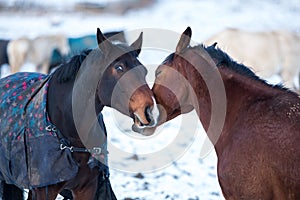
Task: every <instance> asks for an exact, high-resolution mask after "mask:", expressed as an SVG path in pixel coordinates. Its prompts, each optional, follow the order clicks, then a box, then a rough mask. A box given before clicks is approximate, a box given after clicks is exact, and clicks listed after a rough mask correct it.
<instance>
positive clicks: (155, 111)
mask: <svg viewBox="0 0 300 200" xmlns="http://www.w3.org/2000/svg"><path fill="white" fill-rule="evenodd" d="M152 100H153V109H152V111H151V112H152V116H153V124H152V125H151V126H150V127H154V126H156V125H157V122H158V119H159V109H158V106H157V104H156V100H155V98H154V97H152Z"/></svg>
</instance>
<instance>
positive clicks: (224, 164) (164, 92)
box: [141, 27, 300, 200]
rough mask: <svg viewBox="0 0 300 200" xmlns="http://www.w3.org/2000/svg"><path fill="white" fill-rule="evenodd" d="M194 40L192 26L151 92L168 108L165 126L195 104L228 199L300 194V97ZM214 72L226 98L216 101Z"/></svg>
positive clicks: (163, 112)
mask: <svg viewBox="0 0 300 200" xmlns="http://www.w3.org/2000/svg"><path fill="white" fill-rule="evenodd" d="M190 40H191V29H190V28H189V27H188V28H187V29H186V30H185V31H184V33H183V34H182V36H181V38H180V40H179V42H178V44H177V48H176V52H175V53H173V54H171V55H170V56H168V57H167V58H166V60H165V61H164V62H163V64H162V65H160V66H159V67H158V69H157V70H156V80H155V84H154V86H153V89H152V90H153V92H154V95H155V98H156V100H157V103H158V104H160V105H161V106H162V107H163V108H162V107H161V108H160V111H161V117H160V120H159V124H161V123H164V122H165V121H168V120H171V119H172V118H174V117H176V116H178V115H180V114H182V113H186V112H189V111H191V110H192V109H193V108H195V109H196V112H197V114H198V116H199V119H200V121H201V123H202V124H203V127H204V129H205V131H206V132H207V135H208V138H209V139H210V140H211V141H212V143H213V144H214V148H215V151H216V154H217V157H218V167H217V171H218V179H219V183H220V185H221V188H222V192H223V195H224V197H225V198H226V199H249V200H250V199H251V200H252V199H278V200H282V199H295V200H296V199H300V99H299V97H298V95H297V94H296V93H294V92H292V91H289V90H288V89H286V88H283V87H282V86H280V85H269V84H267V83H266V82H265V81H264V80H262V79H260V78H259V77H257V76H256V75H255V74H254V73H253V72H252V71H251V70H249V69H248V68H247V67H245V66H244V65H242V64H238V63H236V62H234V61H233V60H232V59H231V58H230V57H229V56H228V55H227V54H226V53H224V52H223V51H221V50H220V49H218V48H216V46H215V45H212V46H209V47H205V46H203V45H199V46H194V47H190V46H189V45H190ZM245 48H246V47H245ZM174 71H175V72H176V73H174ZM213 72H217V73H218V74H219V78H220V81H221V82H222V84H223V90H224V91H223V92H224V95H223V99H224V100H225V101H223V100H222V98H220V99H213V98H214V96H212V94H213V92H214V91H212V90H210V89H209V88H210V86H216V84H217V82H218V80H217V77H218V76H215V75H213ZM180 76H182V77H183V78H184V79H185V80H186V81H184V79H182V80H181V79H179V78H178V77H180ZM170 88H171V89H170ZM218 89H219V90H217V91H218V93H222V87H219V88H218ZM220 97H221V96H220ZM213 102H214V103H215V104H217V105H214V104H213ZM220 105H221V106H223V108H226V109H224V113H225V114H224V119H223V120H222V119H220V118H222V115H223V114H222V112H223V111H222V110H217V112H216V113H217V114H216V115H215V116H213V114H214V113H213V111H215V110H214V107H215V106H220ZM198 108H199V109H198ZM220 108H221V107H220ZM218 111H219V113H218ZM218 123H222V126H221V128H220V130H219V129H218V126H219V125H220V124H218ZM141 132H143V130H141Z"/></svg>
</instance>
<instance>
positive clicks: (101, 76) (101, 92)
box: [0, 29, 157, 200]
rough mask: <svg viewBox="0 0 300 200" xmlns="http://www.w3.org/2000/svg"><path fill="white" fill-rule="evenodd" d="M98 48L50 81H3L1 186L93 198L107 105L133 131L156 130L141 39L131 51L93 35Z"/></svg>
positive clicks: (22, 77)
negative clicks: (127, 119) (102, 119)
mask: <svg viewBox="0 0 300 200" xmlns="http://www.w3.org/2000/svg"><path fill="white" fill-rule="evenodd" d="M97 41H98V46H99V48H96V49H94V50H86V51H84V52H82V53H81V54H80V55H77V56H74V57H73V58H72V59H71V60H70V61H69V62H67V63H65V64H63V65H62V66H60V67H59V68H58V69H57V70H55V71H54V72H53V73H52V74H50V75H44V74H40V73H28V72H20V73H16V74H13V75H11V76H8V77H5V78H3V79H1V80H0V90H1V92H0V95H1V100H0V135H1V141H0V152H1V157H0V180H3V181H5V182H6V184H14V185H16V186H18V187H19V188H29V189H30V190H31V192H32V195H31V196H30V198H33V199H37V200H42V199H48V200H54V199H55V198H56V196H57V194H58V193H59V192H61V191H62V190H63V189H68V190H71V191H72V194H73V197H74V199H91V200H92V199H94V197H95V194H96V192H97V183H98V182H99V180H98V179H99V177H100V174H99V173H100V171H102V170H101V169H100V168H101V167H103V166H104V165H103V164H102V163H104V164H105V163H107V161H106V155H107V152H106V151H105V149H106V136H105V134H103V129H102V128H101V127H100V129H98V128H97V127H98V118H97V116H99V114H100V112H101V111H102V109H103V107H104V106H109V107H113V108H115V109H117V110H118V111H120V112H122V113H123V114H126V115H128V116H130V117H132V118H133V120H134V126H136V127H137V128H139V127H140V128H141V127H143V126H146V125H151V124H152V125H155V124H156V121H157V120H156V119H157V116H156V115H157V112H154V111H155V110H157V109H156V104H155V102H154V97H153V94H152V91H151V90H150V88H149V87H148V85H147V83H146V81H145V77H146V73H147V70H146V68H145V67H144V66H143V65H142V64H141V63H140V62H139V61H138V59H137V57H138V55H139V53H140V51H141V45H142V34H141V35H140V36H139V38H138V39H137V40H136V41H135V42H133V43H132V44H131V45H130V46H129V45H127V44H122V43H119V44H113V43H112V42H111V41H109V40H107V39H106V38H105V37H104V35H103V34H102V32H101V31H100V29H97ZM154 109H155V110H154ZM92 114H94V115H92ZM96 158H97V159H96ZM99 161H101V162H99ZM4 192H5V191H4ZM16 193H17V192H14V193H12V194H13V195H14V194H16ZM4 196H5V194H4ZM9 199H17V197H9Z"/></svg>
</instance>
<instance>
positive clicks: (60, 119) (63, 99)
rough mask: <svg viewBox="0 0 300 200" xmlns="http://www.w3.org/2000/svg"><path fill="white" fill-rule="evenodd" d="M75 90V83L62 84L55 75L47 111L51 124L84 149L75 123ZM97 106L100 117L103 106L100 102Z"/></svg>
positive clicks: (52, 79)
mask: <svg viewBox="0 0 300 200" xmlns="http://www.w3.org/2000/svg"><path fill="white" fill-rule="evenodd" d="M73 88H74V81H68V82H66V83H61V82H60V81H59V80H58V78H57V75H56V74H55V73H54V74H53V77H52V78H51V79H50V83H49V91H48V103H47V110H48V114H49V117H50V120H51V122H52V123H53V124H54V125H55V126H56V127H57V128H58V130H59V131H60V132H61V133H62V135H63V136H64V137H65V138H66V139H68V140H69V141H70V142H71V144H72V145H74V146H78V147H84V145H83V144H82V142H81V139H82V138H81V137H79V135H78V127H77V126H76V124H75V121H74V114H73V107H74V106H73V99H72V98H73ZM82 103H84V102H82ZM95 105H97V107H96V108H95V110H96V113H97V115H98V114H99V113H100V112H101V110H102V109H103V106H102V104H101V103H100V102H99V101H96V102H95Z"/></svg>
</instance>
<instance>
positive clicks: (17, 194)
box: [0, 181, 24, 200]
mask: <svg viewBox="0 0 300 200" xmlns="http://www.w3.org/2000/svg"><path fill="white" fill-rule="evenodd" d="M0 188H1V189H0V191H1V193H2V194H1V196H0V199H1V197H2V200H23V199H24V195H23V190H22V189H20V188H18V187H17V186H15V185H11V184H7V183H5V182H4V181H2V183H1V187H0Z"/></svg>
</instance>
